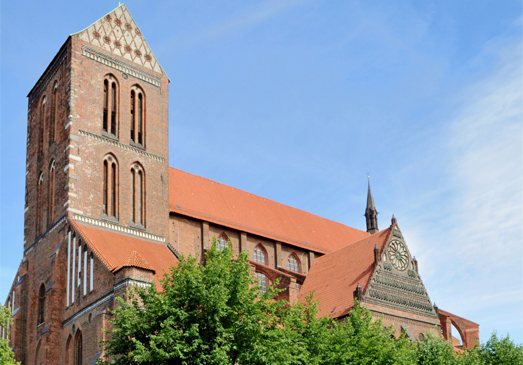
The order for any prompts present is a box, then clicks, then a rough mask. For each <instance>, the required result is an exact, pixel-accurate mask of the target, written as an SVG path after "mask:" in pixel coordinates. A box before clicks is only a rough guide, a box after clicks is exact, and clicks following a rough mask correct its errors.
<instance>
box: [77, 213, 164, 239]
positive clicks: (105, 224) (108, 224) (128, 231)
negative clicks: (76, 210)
mask: <svg viewBox="0 0 523 365" xmlns="http://www.w3.org/2000/svg"><path fill="white" fill-rule="evenodd" d="M73 218H74V220H76V221H78V222H84V223H88V224H91V225H93V226H98V227H102V228H107V229H110V230H113V231H118V232H122V233H126V234H130V235H133V236H138V237H142V238H145V239H148V240H151V241H157V242H162V243H165V237H163V236H160V235H157V234H152V233H147V232H142V231H139V230H137V229H134V228H130V227H124V226H121V225H119V224H114V223H111V222H107V221H104V220H101V219H96V218H91V217H86V216H84V215H80V214H75V215H74V216H73Z"/></svg>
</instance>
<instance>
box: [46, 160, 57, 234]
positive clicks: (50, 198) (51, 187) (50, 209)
mask: <svg viewBox="0 0 523 365" xmlns="http://www.w3.org/2000/svg"><path fill="white" fill-rule="evenodd" d="M47 188H48V191H47V226H48V227H49V225H50V224H51V223H52V222H53V219H54V191H55V162H54V160H53V161H52V162H51V165H50V167H49V181H48V184H47Z"/></svg>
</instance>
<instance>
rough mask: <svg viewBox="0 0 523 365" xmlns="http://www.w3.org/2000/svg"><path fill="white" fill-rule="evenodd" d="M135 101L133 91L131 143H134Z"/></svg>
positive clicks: (132, 91) (132, 92)
mask: <svg viewBox="0 0 523 365" xmlns="http://www.w3.org/2000/svg"><path fill="white" fill-rule="evenodd" d="M135 99H136V93H135V92H134V90H131V141H134V140H135V138H134V124H135V113H134V107H135V103H136V101H135Z"/></svg>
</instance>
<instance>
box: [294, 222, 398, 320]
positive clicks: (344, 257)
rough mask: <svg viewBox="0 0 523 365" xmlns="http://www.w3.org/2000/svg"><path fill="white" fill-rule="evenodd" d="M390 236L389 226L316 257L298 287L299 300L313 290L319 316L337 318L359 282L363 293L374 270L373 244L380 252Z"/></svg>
mask: <svg viewBox="0 0 523 365" xmlns="http://www.w3.org/2000/svg"><path fill="white" fill-rule="evenodd" d="M389 235H390V228H387V229H385V230H383V231H380V232H377V233H375V234H373V235H372V236H370V237H367V238H365V239H363V240H361V241H358V242H354V243H352V244H350V245H348V246H346V247H343V248H341V249H339V250H337V251H334V252H331V253H329V254H327V255H325V256H322V257H319V258H317V259H316V260H314V262H313V263H312V266H311V268H310V270H309V274H308V275H307V278H306V279H305V282H304V283H303V286H302V288H301V290H300V294H299V296H298V300H301V301H303V300H304V299H305V296H307V295H308V294H309V293H311V292H312V291H314V299H318V300H319V303H318V309H319V313H318V315H329V316H331V317H340V316H343V315H345V314H347V313H348V312H349V310H350V309H351V308H352V306H353V304H354V290H355V289H356V286H357V285H358V283H359V284H360V286H361V288H362V290H363V292H365V288H366V287H367V284H368V282H369V280H370V277H371V275H372V272H373V270H374V247H375V246H376V245H377V246H378V248H379V250H380V253H381V252H382V251H383V248H384V246H385V244H386V243H387V240H388V238H389Z"/></svg>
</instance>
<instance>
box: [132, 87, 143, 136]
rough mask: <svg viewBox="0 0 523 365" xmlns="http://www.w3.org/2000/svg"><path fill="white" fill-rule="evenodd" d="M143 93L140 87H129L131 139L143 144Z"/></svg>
mask: <svg viewBox="0 0 523 365" xmlns="http://www.w3.org/2000/svg"><path fill="white" fill-rule="evenodd" d="M145 109H146V108H145V94H144V92H143V90H142V88H141V87H139V86H138V85H135V86H133V87H132V89H131V141H132V142H134V143H136V144H139V145H141V146H145Z"/></svg>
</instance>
